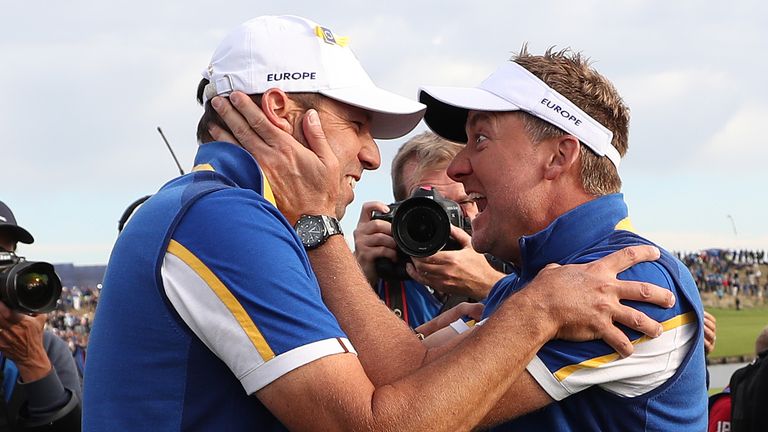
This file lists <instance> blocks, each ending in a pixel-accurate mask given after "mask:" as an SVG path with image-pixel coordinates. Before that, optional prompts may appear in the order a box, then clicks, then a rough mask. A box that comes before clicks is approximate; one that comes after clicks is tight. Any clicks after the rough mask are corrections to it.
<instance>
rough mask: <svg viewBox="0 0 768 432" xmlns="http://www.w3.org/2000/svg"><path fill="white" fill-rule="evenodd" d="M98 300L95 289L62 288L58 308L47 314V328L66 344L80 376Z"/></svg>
mask: <svg viewBox="0 0 768 432" xmlns="http://www.w3.org/2000/svg"><path fill="white" fill-rule="evenodd" d="M98 298H99V290H98V289H97V288H86V289H81V288H79V287H63V288H62V290H61V298H60V300H59V305H58V307H57V308H56V310H54V311H53V312H50V313H49V314H48V323H47V324H48V328H49V329H50V330H51V331H52V332H53V333H54V334H56V335H57V336H59V337H61V338H62V339H64V341H65V342H67V345H68V346H69V349H70V350H71V351H72V355H73V356H74V357H75V363H76V364H77V367H78V370H79V372H80V373H81V374H82V371H83V367H84V366H85V350H86V347H87V346H88V337H89V335H90V333H91V325H92V324H93V314H94V311H95V310H96V303H97V302H98Z"/></svg>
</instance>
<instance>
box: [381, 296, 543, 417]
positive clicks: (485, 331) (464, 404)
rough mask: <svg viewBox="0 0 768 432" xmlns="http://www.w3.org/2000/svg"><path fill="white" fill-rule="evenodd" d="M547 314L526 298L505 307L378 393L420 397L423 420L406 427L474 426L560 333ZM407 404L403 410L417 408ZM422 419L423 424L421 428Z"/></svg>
mask: <svg viewBox="0 0 768 432" xmlns="http://www.w3.org/2000/svg"><path fill="white" fill-rule="evenodd" d="M545 316H546V315H545V314H542V313H540V310H539V306H538V305H537V304H535V302H532V301H529V300H528V299H527V298H525V297H524V296H520V298H519V299H516V302H515V304H514V307H505V308H501V309H500V310H499V311H498V312H497V316H496V317H495V319H493V320H489V321H487V323H486V325H483V326H481V327H479V328H476V329H475V331H473V332H472V334H470V335H469V336H467V337H466V339H465V340H464V341H462V342H461V343H460V344H459V345H458V346H456V347H455V348H454V349H452V350H450V351H449V352H447V353H445V354H444V355H442V356H440V357H439V358H437V359H435V360H434V361H433V362H431V363H429V364H428V365H425V366H424V367H422V368H421V369H420V370H418V371H416V372H414V373H412V374H411V375H408V376H407V377H404V378H402V379H401V380H399V381H397V382H395V383H393V384H392V385H391V386H387V387H386V388H384V389H378V390H377V391H376V396H377V397H381V396H383V395H386V394H387V393H386V392H388V391H393V392H394V391H397V392H402V393H400V394H399V397H400V400H401V401H402V400H405V401H411V402H412V401H413V400H418V401H419V410H417V411H418V412H419V414H420V418H417V419H416V421H414V423H412V424H405V425H401V426H402V428H403V429H406V430H422V429H424V430H426V429H428V430H468V429H470V428H472V427H474V426H475V425H477V424H478V423H479V422H481V421H482V420H483V419H484V418H485V416H486V413H487V412H488V411H490V410H491V409H492V408H493V407H494V406H496V405H498V402H499V400H500V399H501V397H502V396H503V395H505V394H506V393H507V391H508V390H509V388H510V387H511V386H512V384H513V383H515V382H518V380H519V379H520V378H521V376H522V375H523V374H524V372H525V366H526V365H527V364H528V363H529V362H530V361H531V359H532V358H533V356H534V355H535V353H536V351H538V349H539V348H540V347H541V346H542V345H543V344H544V343H545V342H546V341H547V340H548V339H549V338H550V337H551V336H552V335H554V328H553V326H552V325H551V324H549V323H548V322H546V319H545V318H544V317H545ZM509 329H514V330H513V331H510V330H509ZM412 390H413V393H411V391H412ZM392 396H393V398H394V395H392ZM375 400H376V399H374V401H375ZM407 403H408V402H406V406H402V407H400V408H401V409H402V410H405V411H407V412H409V413H412V412H414V410H413V409H412V407H411V406H409V405H407ZM374 406H375V405H374ZM401 412H402V411H401ZM494 417H497V416H494ZM417 421H421V424H422V428H418V427H417V426H418V423H417ZM423 425H428V426H427V427H424V426H423Z"/></svg>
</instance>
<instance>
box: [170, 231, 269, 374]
mask: <svg viewBox="0 0 768 432" xmlns="http://www.w3.org/2000/svg"><path fill="white" fill-rule="evenodd" d="M168 253H170V254H172V255H175V256H176V257H178V258H179V259H180V260H182V261H184V263H186V264H187V265H188V266H189V267H190V268H192V270H194V271H195V273H197V275H198V276H200V277H201V278H202V279H203V280H204V281H205V283H206V284H208V286H209V287H210V288H211V290H212V291H213V292H214V293H215V294H216V296H217V297H218V298H219V299H220V300H221V302H222V303H224V306H226V307H227V309H229V311H230V312H231V313H232V316H234V317H235V319H236V320H237V322H238V323H239V324H240V327H242V328H243V331H245V333H246V335H247V336H248V339H250V341H251V343H253V346H254V347H256V350H257V351H258V352H259V354H260V355H261V358H263V359H264V361H269V360H271V359H273V358H274V357H275V353H274V352H273V351H272V348H270V347H269V344H268V343H267V341H266V339H264V336H263V335H262V334H261V331H259V329H258V327H256V324H255V323H254V322H253V320H251V317H250V316H248V313H247V312H246V311H245V309H244V308H243V306H242V305H241V304H240V302H238V301H237V299H236V298H235V296H234V295H232V293H231V292H230V291H229V289H228V288H227V287H226V286H225V285H224V283H222V282H221V280H219V278H218V277H216V275H215V274H213V272H212V271H211V270H210V269H209V268H208V267H207V266H206V265H205V264H203V262H202V261H200V259H199V258H197V257H196V256H195V255H194V254H192V252H190V251H189V250H188V249H187V248H185V247H184V246H182V245H181V243H179V242H177V241H176V240H171V242H170V244H169V245H168Z"/></svg>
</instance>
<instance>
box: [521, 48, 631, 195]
mask: <svg viewBox="0 0 768 432" xmlns="http://www.w3.org/2000/svg"><path fill="white" fill-rule="evenodd" d="M512 61H514V62H515V63H517V64H519V65H520V66H522V67H524V68H525V69H527V70H528V71H529V72H531V73H532V74H534V75H536V76H537V77H538V78H539V79H540V80H542V81H544V82H545V83H547V85H548V86H550V87H552V88H553V89H555V90H556V91H557V92H558V93H560V94H561V95H563V96H565V97H566V98H567V99H568V100H570V101H571V102H573V103H574V104H575V105H576V106H578V107H579V108H581V110H582V111H584V112H585V113H587V114H589V115H590V116H591V117H592V118H593V119H595V120H597V121H598V122H600V124H602V125H603V126H605V127H606V128H608V129H609V130H610V131H611V132H613V140H612V142H611V143H612V144H613V146H614V147H615V148H616V150H618V151H619V154H620V155H621V156H622V157H624V155H625V154H626V153H627V148H628V146H629V143H628V136H629V107H627V106H626V104H624V101H623V100H622V98H621V96H620V95H619V93H618V91H616V88H615V87H614V86H613V84H611V82H610V81H608V80H607V79H606V78H605V77H604V76H602V75H600V74H599V73H597V71H595V70H594V69H593V68H592V67H591V65H590V61H589V59H588V58H586V57H584V56H583V55H581V53H578V52H573V51H571V50H570V49H569V48H566V49H563V50H560V51H554V47H551V48H549V49H548V50H547V51H546V52H545V53H544V55H541V56H534V55H531V54H529V53H528V47H527V46H526V45H523V47H522V49H521V50H520V53H519V54H517V55H515V56H514V57H513V58H512ZM523 119H524V124H525V127H526V130H527V132H528V133H529V135H530V136H531V139H532V140H533V141H534V142H541V141H542V140H544V139H547V138H552V137H557V136H561V135H565V132H564V131H563V130H561V129H560V128H558V127H557V126H554V125H552V124H550V123H547V122H546V121H544V120H541V119H539V118H538V117H534V116H532V115H529V114H523ZM580 153H581V154H580V158H581V180H582V184H583V186H584V190H585V191H586V192H587V193H589V194H592V195H607V194H610V193H616V192H619V191H620V190H621V178H619V173H618V171H617V170H616V167H615V166H614V165H613V164H612V163H611V161H610V160H609V159H608V158H607V157H600V156H598V155H597V154H595V153H594V152H593V151H592V150H590V149H589V148H588V147H587V146H585V145H584V144H583V143H582V144H581V151H580Z"/></svg>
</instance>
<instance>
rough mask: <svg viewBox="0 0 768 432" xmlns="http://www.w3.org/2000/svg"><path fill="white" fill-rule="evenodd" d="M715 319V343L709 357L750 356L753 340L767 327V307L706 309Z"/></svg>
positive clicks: (752, 351)
mask: <svg viewBox="0 0 768 432" xmlns="http://www.w3.org/2000/svg"><path fill="white" fill-rule="evenodd" d="M706 309H707V311H708V312H709V313H711V314H712V315H714V316H715V318H717V341H716V343H715V350H714V351H712V352H711V353H710V354H709V356H710V357H728V356H738V355H752V354H754V351H755V338H757V335H758V334H759V333H760V331H761V330H762V329H763V328H764V327H765V326H767V325H768V306H761V307H753V308H745V309H742V310H740V311H737V310H735V309H719V308H706Z"/></svg>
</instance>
